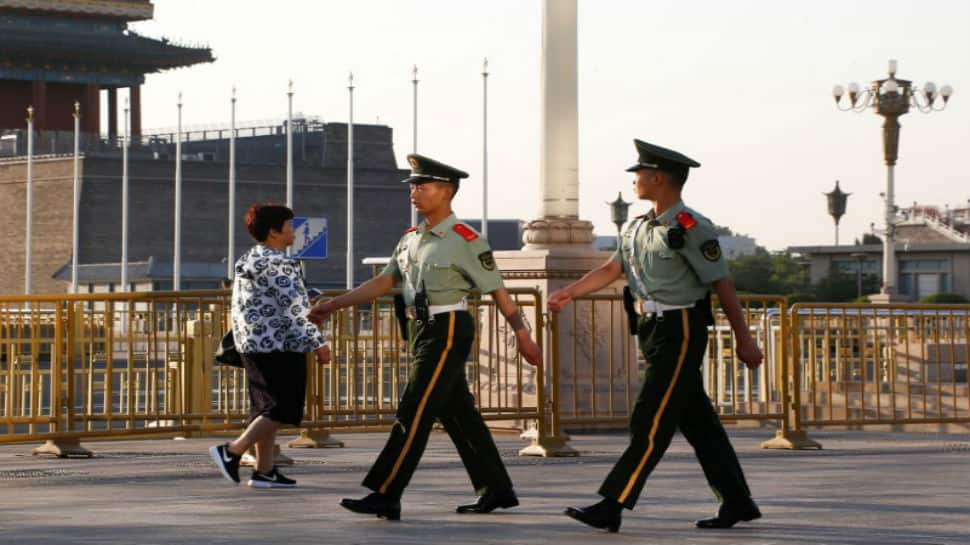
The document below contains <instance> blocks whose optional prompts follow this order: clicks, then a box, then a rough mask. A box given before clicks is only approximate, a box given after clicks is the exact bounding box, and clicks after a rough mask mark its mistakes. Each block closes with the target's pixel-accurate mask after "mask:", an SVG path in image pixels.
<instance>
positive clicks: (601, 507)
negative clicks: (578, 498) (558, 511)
mask: <svg viewBox="0 0 970 545" xmlns="http://www.w3.org/2000/svg"><path fill="white" fill-rule="evenodd" d="M622 512H623V506H622V505H620V504H619V503H617V502H616V501H615V500H611V499H609V498H607V499H605V500H603V501H601V502H599V503H596V504H593V505H590V506H589V507H567V508H566V516H567V517H571V518H574V519H576V520H578V521H579V522H582V523H584V524H588V525H590V526H592V527H593V528H600V529H603V530H606V531H607V532H610V533H616V532H619V531H620V522H621V520H622Z"/></svg>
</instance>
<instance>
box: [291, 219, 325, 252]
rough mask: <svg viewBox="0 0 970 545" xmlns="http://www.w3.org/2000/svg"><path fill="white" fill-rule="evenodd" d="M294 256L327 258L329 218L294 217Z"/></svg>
mask: <svg viewBox="0 0 970 545" xmlns="http://www.w3.org/2000/svg"><path fill="white" fill-rule="evenodd" d="M293 231H295V235H296V236H295V237H294V238H293V257H295V258H297V259H327V238H328V236H327V218H306V217H296V218H293Z"/></svg>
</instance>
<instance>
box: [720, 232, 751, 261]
mask: <svg viewBox="0 0 970 545" xmlns="http://www.w3.org/2000/svg"><path fill="white" fill-rule="evenodd" d="M717 241H718V242H719V243H720V244H721V252H722V253H723V254H724V257H726V258H728V259H737V258H739V257H743V256H747V255H755V254H757V253H758V244H757V243H756V242H755V240H754V238H753V237H749V236H747V235H720V236H718V237H717Z"/></svg>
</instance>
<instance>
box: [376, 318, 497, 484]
mask: <svg viewBox="0 0 970 545" xmlns="http://www.w3.org/2000/svg"><path fill="white" fill-rule="evenodd" d="M409 325H410V338H411V350H412V354H413V359H412V367H411V375H410V377H409V380H408V385H407V387H406V388H405V390H404V395H403V396H401V402H400V404H399V405H398V410H397V421H396V422H395V423H394V426H393V427H392V428H391V435H390V437H388V439H387V443H386V444H385V445H384V450H382V451H381V454H380V456H378V457H377V461H376V462H374V465H373V467H371V469H370V472H368V474H367V477H366V478H364V482H363V485H364V486H365V487H367V488H369V489H371V490H373V491H375V492H380V493H382V494H387V495H388V496H391V497H393V498H400V497H401V494H403V492H404V488H405V487H406V486H407V484H408V482H409V481H410V480H411V475H412V474H413V473H414V470H415V468H417V466H418V461H420V459H421V454H422V453H423V452H424V448H425V446H427V444H428V436H429V435H430V434H431V427H432V425H433V424H434V421H435V419H438V420H440V421H441V424H442V425H443V426H444V428H445V431H447V432H448V435H449V436H450V437H451V440H452V442H454V444H455V447H456V448H457V449H458V454H459V456H461V461H462V463H463V464H464V465H465V469H466V470H467V471H468V475H469V476H470V477H471V481H472V485H473V486H474V488H475V491H476V493H478V494H484V493H486V492H488V491H502V490H506V489H510V488H512V481H511V479H510V478H509V475H508V472H506V470H505V465H504V464H503V463H502V458H501V456H500V455H499V452H498V449H497V448H496V447H495V441H493V440H492V434H491V433H490V432H489V430H488V427H487V426H486V425H485V421H484V420H483V419H482V415H481V413H479V412H478V409H477V408H476V407H475V398H474V397H472V394H471V392H470V391H469V390H468V382H467V380H466V378H465V361H466V360H467V359H468V353H469V351H470V350H471V346H472V342H473V341H474V339H475V323H474V320H473V319H472V317H471V315H470V314H469V313H468V312H464V311H462V312H448V313H443V314H438V315H436V316H435V319H434V321H433V322H431V323H420V324H419V323H417V322H415V321H413V320H412V321H411V322H410V324H409Z"/></svg>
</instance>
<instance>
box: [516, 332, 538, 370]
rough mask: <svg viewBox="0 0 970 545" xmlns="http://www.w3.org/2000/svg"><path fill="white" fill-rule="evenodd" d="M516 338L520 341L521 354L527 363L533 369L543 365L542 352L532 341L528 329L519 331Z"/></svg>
mask: <svg viewBox="0 0 970 545" xmlns="http://www.w3.org/2000/svg"><path fill="white" fill-rule="evenodd" d="M515 338H516V341H518V342H517V344H518V346H519V354H522V357H523V358H525V361H527V362H529V364H531V365H532V366H533V367H538V366H540V365H542V351H541V350H539V345H537V344H536V343H535V341H533V340H532V337H531V336H530V335H529V331H528V330H526V329H522V330H519V331H517V332H516V333H515Z"/></svg>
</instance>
